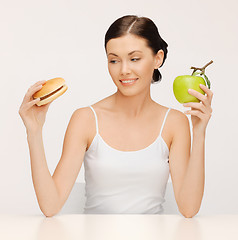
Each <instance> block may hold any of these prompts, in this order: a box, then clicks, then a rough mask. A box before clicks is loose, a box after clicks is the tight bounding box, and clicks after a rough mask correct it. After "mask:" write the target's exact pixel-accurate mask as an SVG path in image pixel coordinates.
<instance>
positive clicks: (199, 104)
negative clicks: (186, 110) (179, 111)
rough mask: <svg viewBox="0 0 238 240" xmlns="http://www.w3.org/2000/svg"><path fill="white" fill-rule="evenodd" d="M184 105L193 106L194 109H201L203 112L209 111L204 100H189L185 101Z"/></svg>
mask: <svg viewBox="0 0 238 240" xmlns="http://www.w3.org/2000/svg"><path fill="white" fill-rule="evenodd" d="M183 106H184V107H191V108H194V109H199V110H200V111H201V112H203V113H206V112H207V109H206V107H205V106H204V104H203V103H202V102H199V103H195V102H188V103H184V104H183Z"/></svg>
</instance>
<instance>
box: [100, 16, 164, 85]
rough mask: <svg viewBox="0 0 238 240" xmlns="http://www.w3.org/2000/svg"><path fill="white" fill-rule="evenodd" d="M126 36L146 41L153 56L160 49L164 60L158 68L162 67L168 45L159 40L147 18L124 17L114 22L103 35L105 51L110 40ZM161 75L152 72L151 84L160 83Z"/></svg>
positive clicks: (152, 23) (153, 26) (155, 30)
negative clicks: (131, 35)
mask: <svg viewBox="0 0 238 240" xmlns="http://www.w3.org/2000/svg"><path fill="white" fill-rule="evenodd" d="M127 34H134V35H136V36H139V37H141V38H144V39H145V40H146V43H147V46H148V47H150V48H151V49H152V51H153V53H154V54H156V53H157V52H158V51H159V50H160V49H162V50H163V52H164V59H163V62H162V64H161V66H160V67H162V66H163V64H164V61H165V59H166V57H167V52H168V50H167V47H168V44H167V43H166V42H165V41H164V40H163V39H162V38H161V36H160V34H159V32H158V28H157V27H156V25H155V24H154V22H153V21H152V20H151V19H149V18H147V17H138V16H136V15H126V16H123V17H120V18H118V19H117V20H115V21H114V22H113V23H112V24H111V26H110V27H109V29H108V30H107V32H106V35H105V44H104V47H105V50H106V45H107V42H108V41H109V40H110V39H112V38H118V37H122V36H124V35H127ZM161 78H162V76H161V73H160V72H159V70H158V69H155V70H154V73H153V79H152V81H151V83H155V82H159V81H161Z"/></svg>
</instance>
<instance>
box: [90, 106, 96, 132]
mask: <svg viewBox="0 0 238 240" xmlns="http://www.w3.org/2000/svg"><path fill="white" fill-rule="evenodd" d="M89 107H90V108H91V109H92V111H93V113H94V116H95V120H96V132H97V134H98V118H97V114H96V112H95V110H94V109H93V107H92V106H91V105H90V106H89Z"/></svg>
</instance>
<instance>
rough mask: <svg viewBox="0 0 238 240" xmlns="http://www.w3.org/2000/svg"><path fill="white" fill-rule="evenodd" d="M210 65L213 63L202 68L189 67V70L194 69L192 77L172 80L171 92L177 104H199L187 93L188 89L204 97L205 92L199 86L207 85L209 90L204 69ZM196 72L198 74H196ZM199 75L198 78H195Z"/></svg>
mask: <svg viewBox="0 0 238 240" xmlns="http://www.w3.org/2000/svg"><path fill="white" fill-rule="evenodd" d="M211 63H213V61H210V62H209V63H207V64H206V65H205V66H204V67H202V68H197V67H191V69H194V71H193V73H192V75H182V76H178V77H176V78H175V79H174V82H173V92H174V96H175V98H176V99H177V101H178V102H180V103H187V102H200V100H199V99H198V98H196V97H194V96H193V95H191V94H189V93H188V89H194V90H196V91H197V92H200V93H202V94H203V95H205V92H204V91H203V90H202V89H201V88H200V86H199V85H200V84H203V85H205V86H206V85H207V87H208V88H209V89H210V86H211V83H210V81H209V80H208V77H207V76H206V75H205V68H206V67H207V66H208V65H210V64H211ZM198 70H199V71H200V72H198ZM199 74H200V76H197V75H199ZM204 79H205V80H206V81H205V80H204Z"/></svg>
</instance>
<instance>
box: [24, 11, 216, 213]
mask: <svg viewBox="0 0 238 240" xmlns="http://www.w3.org/2000/svg"><path fill="white" fill-rule="evenodd" d="M167 46H168V45H167V43H166V42H165V41H164V40H163V39H162V38H161V36H160V35H159V32H158V29H157V27H156V26H155V24H154V23H153V21H152V20H150V19H149V18H146V17H138V16H134V15H127V16H123V17H121V18H119V19H117V20H116V21H115V22H114V23H113V24H112V25H111V26H110V27H109V29H108V31H107V33H106V36H105V50H106V54H107V58H108V69H109V73H110V75H111V77H112V80H113V82H114V83H115V85H116V86H117V91H116V92H115V93H114V94H112V95H111V96H108V97H106V98H104V99H102V100H101V101H99V102H97V103H95V104H93V105H92V106H89V107H83V108H79V109H77V110H75V111H74V113H73V114H72V116H71V119H70V121H69V125H68V127H67V130H66V133H65V138H64V144H63V150H62V156H61V158H60V161H59V163H58V165H57V167H56V169H55V172H54V174H53V176H51V175H50V172H49V170H48V167H47V162H46V159H45V153H44V147H43V141H42V128H43V124H44V122H45V116H46V112H47V110H48V108H49V105H50V103H49V104H47V105H45V106H41V107H38V106H36V105H35V104H36V103H37V101H38V100H33V99H32V95H33V94H34V93H35V92H36V91H38V90H39V89H40V88H41V85H42V84H44V82H41V81H40V82H37V83H35V84H34V85H33V86H31V87H30V88H29V89H28V91H27V93H26V95H25V97H24V100H23V102H22V105H21V107H20V110H19V114H20V116H21V117H22V119H23V122H24V124H25V126H26V129H27V140H28V145H29V150H30V158H31V169H32V178H33V184H34V188H35V191H36V195H37V200H38V203H39V206H40V208H41V210H42V212H43V213H44V215H45V216H53V215H55V214H57V213H58V212H59V211H60V209H61V208H62V207H63V205H64V203H65V202H66V200H67V198H68V196H69V194H70V192H71V190H72V187H73V185H74V183H75V180H76V178H77V176H78V173H79V171H80V168H81V166H82V163H83V162H84V164H85V181H86V197H87V199H86V205H85V211H84V213H128V214H129V213H138V214H144V213H148V214H158V213H162V212H163V207H162V203H163V202H164V201H165V200H164V194H165V190H166V184H167V181H168V177H169V172H170V174H171V178H172V184H173V188H174V193H175V199H176V202H177V205H178V208H179V211H180V212H181V213H182V215H184V216H185V217H193V216H194V215H195V214H196V213H197V212H198V211H199V208H200V205H201V201H202V197H203V190H204V144H205V133H206V126H207V124H208V121H209V119H210V117H211V113H212V108H211V101H212V95H213V93H212V91H211V90H209V89H208V88H207V87H206V86H201V88H202V90H204V92H205V93H206V95H202V94H200V93H199V92H197V91H195V90H192V91H191V92H190V94H191V95H193V96H195V97H197V98H198V99H200V103H187V104H186V106H187V107H191V110H190V111H187V113H186V114H190V115H191V120H192V125H193V144H192V150H191V152H190V147H191V135H190V126H189V121H188V118H187V117H186V115H185V114H184V113H182V112H180V111H178V110H175V109H170V108H167V107H165V106H162V105H160V104H159V103H157V102H155V101H153V100H152V98H151V96H150V86H151V83H152V84H153V83H155V82H158V81H160V80H161V74H160V72H159V71H158V68H159V67H161V66H162V65H163V63H164V61H165V59H166V56H167Z"/></svg>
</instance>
